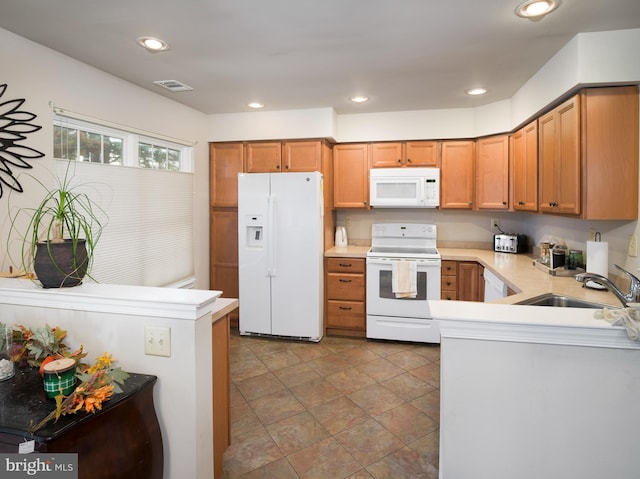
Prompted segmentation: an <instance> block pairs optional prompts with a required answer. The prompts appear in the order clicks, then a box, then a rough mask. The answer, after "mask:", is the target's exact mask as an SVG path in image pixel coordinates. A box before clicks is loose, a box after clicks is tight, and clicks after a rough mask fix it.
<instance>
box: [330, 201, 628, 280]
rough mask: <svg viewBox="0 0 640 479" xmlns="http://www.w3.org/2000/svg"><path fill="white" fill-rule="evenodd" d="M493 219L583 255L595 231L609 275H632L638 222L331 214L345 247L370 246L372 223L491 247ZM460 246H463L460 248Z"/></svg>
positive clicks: (435, 213)
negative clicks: (415, 227) (425, 228)
mask: <svg viewBox="0 0 640 479" xmlns="http://www.w3.org/2000/svg"><path fill="white" fill-rule="evenodd" d="M492 218H497V219H498V220H499V222H500V227H501V228H502V230H503V231H505V232H506V233H522V234H526V235H527V236H528V237H529V243H530V247H531V246H538V245H539V243H540V242H541V241H553V242H559V243H562V244H566V245H567V247H569V248H575V249H581V250H583V251H585V254H586V248H587V241H588V240H589V239H590V235H591V234H592V233H593V232H595V231H598V232H600V234H601V236H602V241H606V242H608V243H609V271H610V272H611V271H613V269H614V267H613V265H614V264H619V265H620V266H622V267H624V268H625V269H628V270H629V271H631V272H632V273H634V274H635V273H636V272H637V269H638V267H639V266H640V264H639V263H638V259H637V258H633V257H630V256H628V255H627V251H628V246H629V240H630V237H631V235H633V234H634V233H635V231H636V227H637V221H586V220H580V219H574V218H566V217H557V216H552V215H540V214H532V213H513V212H477V211H474V212H469V211H457V210H447V211H442V210H439V209H409V208H407V209H395V208H390V209H375V208H374V209H372V210H370V211H366V210H359V209H339V210H336V225H339V226H346V227H347V237H348V238H349V243H350V244H369V243H370V242H371V225H372V224H374V223H399V222H407V223H433V224H436V225H437V226H438V243H439V244H444V245H446V246H450V244H451V243H465V244H469V245H470V246H472V247H485V248H488V249H491V248H492V247H493V235H494V233H497V231H493V230H491V219H492ZM461 246H463V245H462V244H461Z"/></svg>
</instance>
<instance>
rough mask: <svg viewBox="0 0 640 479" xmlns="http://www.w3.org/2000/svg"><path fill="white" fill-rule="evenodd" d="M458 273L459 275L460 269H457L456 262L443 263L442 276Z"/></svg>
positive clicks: (446, 261) (445, 261) (447, 261)
mask: <svg viewBox="0 0 640 479" xmlns="http://www.w3.org/2000/svg"><path fill="white" fill-rule="evenodd" d="M457 273H458V267H457V263H456V261H452V260H444V261H443V262H442V276H444V275H448V274H453V275H455V274H457Z"/></svg>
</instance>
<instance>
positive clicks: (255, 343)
mask: <svg viewBox="0 0 640 479" xmlns="http://www.w3.org/2000/svg"><path fill="white" fill-rule="evenodd" d="M249 348H251V350H252V351H253V352H254V353H255V355H256V356H258V357H259V358H262V356H266V355H268V354H274V353H280V352H284V351H286V350H287V348H288V341H287V340H280V339H275V338H251V343H249Z"/></svg>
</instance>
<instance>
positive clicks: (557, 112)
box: [538, 96, 581, 215]
mask: <svg viewBox="0 0 640 479" xmlns="http://www.w3.org/2000/svg"><path fill="white" fill-rule="evenodd" d="M538 135H539V136H538V141H539V149H538V166H539V169H540V192H539V201H540V203H539V210H540V211H541V212H543V213H559V214H568V215H579V214H580V203H581V189H580V187H581V185H580V181H581V178H580V172H581V168H580V97H579V96H574V97H573V98H570V99H569V100H567V101H565V102H564V103H563V104H561V105H560V106H558V107H556V108H555V109H553V110H551V111H550V112H549V113H547V114H546V115H543V116H541V117H540V120H539V130H538Z"/></svg>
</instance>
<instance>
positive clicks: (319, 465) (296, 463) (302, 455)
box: [287, 437, 361, 479]
mask: <svg viewBox="0 0 640 479" xmlns="http://www.w3.org/2000/svg"><path fill="white" fill-rule="evenodd" d="M287 459H288V460H289V462H290V463H291V465H292V466H293V468H294V469H295V471H296V472H297V474H298V476H300V478H301V479H329V478H331V479H333V478H341V477H346V476H349V475H351V474H353V473H355V472H356V471H359V470H360V469H361V466H360V465H359V464H358V463H357V462H356V460H355V459H354V458H353V457H352V456H351V454H349V453H348V452H347V450H346V449H345V448H344V447H342V446H341V445H340V444H339V443H338V442H337V441H336V440H335V439H334V438H332V437H330V438H327V439H325V440H324V441H320V442H318V443H316V444H314V445H312V446H309V447H306V448H304V449H302V450H300V451H298V452H295V453H293V454H291V455H290V456H288V457H287Z"/></svg>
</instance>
